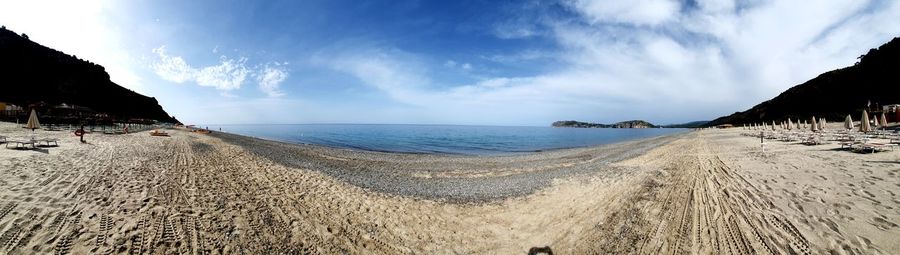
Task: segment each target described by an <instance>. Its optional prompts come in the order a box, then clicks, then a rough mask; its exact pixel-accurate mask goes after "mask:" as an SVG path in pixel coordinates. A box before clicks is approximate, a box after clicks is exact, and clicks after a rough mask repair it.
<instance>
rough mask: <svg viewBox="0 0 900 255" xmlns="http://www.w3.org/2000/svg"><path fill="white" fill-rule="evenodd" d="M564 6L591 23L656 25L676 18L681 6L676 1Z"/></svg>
mask: <svg viewBox="0 0 900 255" xmlns="http://www.w3.org/2000/svg"><path fill="white" fill-rule="evenodd" d="M565 4H567V5H569V6H570V7H572V8H574V9H575V10H576V11H578V12H580V13H582V14H583V15H584V16H585V17H587V18H588V20H589V21H590V22H592V23H603V22H613V23H629V24H635V25H658V24H660V23H663V22H667V21H670V20H673V19H675V18H676V16H677V15H678V14H679V11H680V8H681V6H680V5H679V3H678V1H676V0H608V1H592V0H571V1H566V2H565Z"/></svg>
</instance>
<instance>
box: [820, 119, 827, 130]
mask: <svg viewBox="0 0 900 255" xmlns="http://www.w3.org/2000/svg"><path fill="white" fill-rule="evenodd" d="M825 124H827V122H825V118H819V130H822V131H825Z"/></svg>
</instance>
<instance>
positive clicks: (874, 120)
mask: <svg viewBox="0 0 900 255" xmlns="http://www.w3.org/2000/svg"><path fill="white" fill-rule="evenodd" d="M880 124H881V122H878V115H875V114H872V127H873V128H874V129H878V125H880Z"/></svg>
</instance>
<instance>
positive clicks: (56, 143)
mask: <svg viewBox="0 0 900 255" xmlns="http://www.w3.org/2000/svg"><path fill="white" fill-rule="evenodd" d="M34 141H35V143H36V144H37V145H40V144H41V143H44V144H45V145H46V146H51V143H52V144H53V145H52V146H59V139H56V138H44V139H37V140H34Z"/></svg>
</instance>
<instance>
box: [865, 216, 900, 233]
mask: <svg viewBox="0 0 900 255" xmlns="http://www.w3.org/2000/svg"><path fill="white" fill-rule="evenodd" d="M869 224H872V226H875V227H876V228H878V229H881V230H889V229H892V228H896V227H897V223H893V222H890V221H888V220H885V219H884V218H881V217H873V218H872V222H869Z"/></svg>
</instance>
